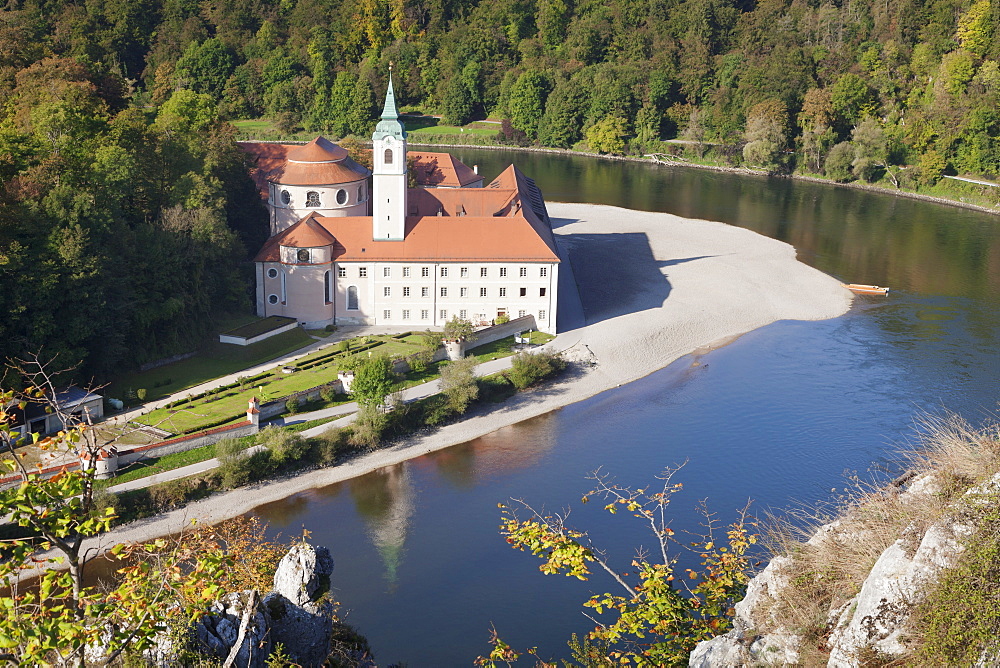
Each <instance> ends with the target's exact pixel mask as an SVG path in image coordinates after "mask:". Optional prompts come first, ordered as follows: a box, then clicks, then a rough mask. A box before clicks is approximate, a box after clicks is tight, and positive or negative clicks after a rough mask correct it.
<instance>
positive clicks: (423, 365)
mask: <svg viewBox="0 0 1000 668" xmlns="http://www.w3.org/2000/svg"><path fill="white" fill-rule="evenodd" d="M433 359H434V353H432V352H428V351H426V350H422V351H420V352H419V353H414V354H412V355H410V356H409V357H408V358H406V361H407V363H408V364H409V365H410V371H413V372H415V373H423V372H424V371H427V367H429V366H430V365H431V361H432V360H433Z"/></svg>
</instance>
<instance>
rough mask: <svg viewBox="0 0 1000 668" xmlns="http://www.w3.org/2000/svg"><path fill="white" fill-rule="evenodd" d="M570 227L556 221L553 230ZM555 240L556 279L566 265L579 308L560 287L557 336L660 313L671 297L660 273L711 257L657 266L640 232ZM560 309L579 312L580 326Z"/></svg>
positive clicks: (565, 235)
mask: <svg viewBox="0 0 1000 668" xmlns="http://www.w3.org/2000/svg"><path fill="white" fill-rule="evenodd" d="M571 222H574V221H572V220H567V219H560V220H557V221H556V220H554V221H553V227H561V226H562V225H565V224H568V223H571ZM557 238H558V243H559V247H560V251H561V253H560V256H561V257H562V260H563V266H562V267H560V276H563V275H565V274H567V273H570V272H566V266H565V265H566V260H567V259H568V260H569V264H570V265H571V273H572V275H573V277H574V278H575V280H576V287H577V288H578V290H579V295H580V298H579V302H578V304H577V305H574V301H575V300H574V299H572V297H571V296H570V297H568V298H567V295H566V287H567V286H564V285H563V284H562V281H560V294H559V318H560V321H559V322H560V331H566V330H568V329H575V328H576V327H578V326H582V325H583V324H587V325H592V324H594V323H596V322H601V321H602V320H607V319H609V318H616V317H618V316H621V315H626V314H628V313H636V312H638V311H645V310H648V309H654V308H660V307H661V306H663V303H664V301H666V299H667V297H669V296H670V289H671V286H670V280H669V279H668V276H667V274H666V273H665V272H664V270H665V269H666V268H668V267H672V266H675V265H678V264H683V263H685V262H693V261H695V260H702V259H705V258H707V257H711V256H707V255H701V256H696V257H685V258H674V259H670V260H657V259H656V258H655V257H654V256H653V249H652V248H651V247H650V244H649V237H648V236H647V235H646V234H645V233H643V232H617V233H609V234H562V235H559V236H558V237H557ZM564 308H565V309H566V310H567V311H572V310H573V309H574V308H576V309H582V320H583V322H576V321H577V320H579V318H573V317H572V316H573V314H572V313H567V314H566V315H565V316H564V313H563V310H564ZM564 321H565V322H566V323H567V324H568V325H569V326H568V327H566V328H565V329H564V328H563V327H562V325H563V322H564Z"/></svg>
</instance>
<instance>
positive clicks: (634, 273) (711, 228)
mask: <svg viewBox="0 0 1000 668" xmlns="http://www.w3.org/2000/svg"><path fill="white" fill-rule="evenodd" d="M548 210H549V215H550V217H551V218H552V224H553V230H554V231H555V233H556V237H557V240H558V244H559V246H560V255H561V257H562V258H563V264H562V265H561V267H560V278H561V280H564V279H565V280H569V281H571V284H573V283H575V286H576V287H577V289H578V293H579V300H578V301H577V300H576V299H574V298H573V295H571V294H569V293H568V292H566V291H564V290H563V288H562V287H560V293H559V294H560V317H561V318H562V319H561V320H560V322H563V321H566V322H568V323H570V325H571V327H572V328H571V329H569V330H568V331H565V332H563V333H561V334H560V335H559V336H558V337H557V338H556V339H555V340H554V341H552V342H551V343H550V344H548V345H549V346H550V347H551V348H554V349H556V350H560V351H564V353H565V354H566V356H567V357H568V358H569V359H571V360H574V361H577V362H579V363H578V364H576V365H574V370H573V372H572V373H570V374H569V376H568V377H567V378H566V379H565V380H563V381H557V382H556V383H555V384H554V385H553V386H552V387H549V388H546V389H545V390H544V391H539V392H526V393H522V394H519V395H516V396H515V397H513V398H511V399H510V400H509V401H507V402H504V403H503V404H501V405H500V406H499V407H487V408H480V409H478V410H476V411H473V412H472V413H471V414H470V415H469V416H468V417H466V418H465V419H463V420H462V421H461V422H458V423H455V424H451V425H448V426H445V427H442V428H440V429H438V430H436V431H434V432H432V433H429V434H426V435H418V436H414V437H413V438H410V439H407V440H406V441H405V442H403V443H399V444H396V445H393V446H391V447H387V448H384V449H381V450H377V451H375V452H372V453H369V454H367V455H363V456H359V457H356V458H354V459H352V460H350V461H348V462H345V463H343V464H340V465H338V466H335V467H330V468H324V469H318V470H313V471H307V472H305V473H302V474H299V475H295V476H291V477H288V478H283V479H279V480H274V481H268V482H264V483H260V484H257V485H252V486H249V487H243V488H240V489H236V490H233V491H230V492H226V493H221V494H216V495H214V496H212V497H210V498H208V499H205V500H202V501H198V502H195V503H191V504H189V505H188V506H186V507H185V508H183V509H180V510H176V511H173V512H170V513H165V514H162V515H158V516H156V517H151V518H148V519H145V520H139V521H136V522H133V523H131V524H129V525H125V526H123V527H119V528H118V529H116V530H114V531H112V532H110V533H108V534H105V535H103V536H100V537H95V538H93V539H90V540H89V541H88V545H87V546H88V547H92V548H96V549H97V550H99V551H103V550H105V549H109V548H110V547H111V546H112V545H113V544H115V543H119V542H126V541H142V540H149V539H151V538H154V537H158V536H162V535H167V534H172V533H176V532H178V531H181V530H182V529H183V528H184V527H185V526H187V525H189V524H190V523H191V522H192V521H193V520H197V521H198V522H200V523H216V522H220V521H222V520H225V519H228V518H231V517H236V516H238V515H242V514H244V513H247V512H249V511H250V510H252V509H253V508H254V507H256V506H258V505H261V504H263V503H268V502H270V501H276V500H279V499H283V498H286V497H288V496H291V495H293V494H296V493H298V492H302V491H305V490H308V489H311V488H315V487H322V486H325V485H330V484H333V483H336V482H340V481H343V480H347V479H350V478H353V477H356V476H359V475H364V474H366V473H369V472H371V471H374V470H376V469H379V468H381V467H384V466H390V465H393V464H397V463H400V462H402V461H405V460H408V459H412V458H414V457H419V456H421V455H424V454H427V453H429V452H433V451H435V450H440V449H443V448H447V447H449V446H452V445H456V444H459V443H464V442H466V441H469V440H471V439H474V438H477V437H479V436H483V435H485V434H488V433H491V432H493V431H496V430H498V429H500V428H502V427H505V426H508V425H511V424H515V423H517V422H521V421H523V420H527V419H529V418H532V417H535V416H538V415H541V414H543V413H547V412H549V411H552V410H555V409H557V408H560V407H562V406H566V405H568V404H571V403H574V402H577V401H581V400H583V399H586V398H588V397H591V396H594V395H595V394H598V393H600V392H603V391H606V390H609V389H612V388H615V387H618V386H620V385H623V384H625V383H629V382H631V381H634V380H637V379H639V378H642V377H644V376H646V375H648V374H650V373H653V372H654V371H657V370H659V369H662V368H664V367H666V366H667V365H669V364H670V363H671V362H674V361H675V360H677V359H678V358H680V357H682V356H684V355H686V354H689V353H692V352H696V351H704V350H710V349H712V348H715V347H718V346H720V345H724V344H725V343H727V342H729V341H732V340H734V339H735V338H737V337H739V336H740V335H742V334H745V333H747V332H750V331H752V330H754V329H757V328H759V327H763V326H765V325H768V324H771V323H773V322H776V321H778V320H823V319H827V318H834V317H837V316H839V315H842V314H843V313H845V312H846V311H847V309H848V308H849V307H850V304H851V300H852V295H851V293H850V292H848V291H847V290H846V289H844V288H843V287H841V284H840V282H839V281H838V280H836V279H835V278H833V277H831V276H828V275H826V274H824V273H822V272H820V271H818V270H816V269H813V268H811V267H809V266H807V265H805V264H803V263H801V262H799V261H798V260H797V259H796V253H795V249H794V248H793V247H792V246H790V245H789V244H786V243H784V242H781V241H776V240H774V239H770V238H768V237H765V236H762V235H759V234H757V233H755V232H752V231H749V230H745V229H742V228H739V227H734V226H731V225H726V224H724V223H718V222H712V221H705V220H692V219H687V218H680V217H678V216H674V215H670V214H666V213H653V212H643V211H633V210H628V209H622V208H618V207H610V206H603V205H593V204H565V203H555V202H553V203H549V204H548Z"/></svg>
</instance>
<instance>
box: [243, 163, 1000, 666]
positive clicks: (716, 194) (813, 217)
mask: <svg viewBox="0 0 1000 668" xmlns="http://www.w3.org/2000/svg"><path fill="white" fill-rule="evenodd" d="M455 153H456V155H457V156H458V157H459V158H461V159H462V160H463V161H464V162H465V163H466V164H469V165H472V164H478V165H479V168H480V172H481V173H483V174H484V175H486V176H487V177H490V176H491V175H494V174H496V173H499V172H500V171H501V169H503V168H504V167H506V165H507V164H509V163H510V162H516V163H517V165H518V166H519V167H520V168H521V169H522V171H524V172H525V173H526V174H528V175H530V176H532V177H533V178H534V179H535V180H536V182H537V183H538V185H539V186H540V187H541V189H542V191H543V192H544V193H545V196H546V198H547V199H549V200H552V201H576V202H592V203H600V204H611V205H616V206H622V207H628V208H633V209H646V210H653V211H666V212H669V213H674V214H677V215H680V216H685V217H690V218H705V219H709V220H719V221H723V222H726V223H729V224H732V225H739V226H741V227H746V228H749V229H752V230H754V231H756V232H759V233H761V234H765V235H767V236H770V237H774V238H777V239H781V240H783V241H787V242H788V243H790V244H792V245H793V246H795V248H796V249H797V250H798V253H799V258H800V259H802V260H803V261H804V262H806V263H808V264H811V265H812V266H814V267H817V268H818V269H821V270H822V271H825V272H827V273H829V274H832V275H834V276H836V277H838V278H841V279H842V280H844V281H846V282H857V283H876V284H880V285H889V286H891V287H892V288H893V291H892V292H891V293H890V295H889V297H888V298H872V297H860V298H858V300H857V302H856V304H855V306H854V307H853V308H852V309H851V311H850V312H849V313H848V314H847V315H845V316H843V317H841V318H837V319H835V320H829V321H823V322H779V323H776V324H774V325H771V326H769V327H766V328H763V329H760V330H757V331H755V332H752V333H751V334H748V335H746V336H744V337H742V338H741V339H739V340H738V341H736V342H735V343H733V344H731V345H729V346H727V347H725V348H722V349H720V350H717V351H714V352H712V353H710V354H708V355H704V356H701V357H693V356H689V357H687V358H683V359H681V360H679V361H678V362H676V363H675V364H673V365H672V366H671V367H669V368H667V369H664V370H662V371H659V372H656V373H654V374H652V375H650V376H648V377H646V378H644V379H642V380H640V381H638V382H635V383H632V384H630V385H627V386H625V387H622V388H619V389H616V390H613V391H610V392H606V393H604V394H601V395H598V396H596V397H593V398H591V399H589V400H587V401H583V402H580V403H578V404H574V405H571V406H569V407H566V408H563V409H561V410H558V411H555V412H553V413H550V414H548V415H545V416H542V417H539V418H536V419H534V420H529V421H527V422H524V423H521V424H518V425H515V426H513V427H509V428H506V429H502V430H500V431H498V432H496V433H494V434H491V435H489V436H487V437H484V438H480V439H477V440H475V441H472V442H470V443H466V444H463V445H460V446H456V447H453V448H450V449H448V450H444V451H441V452H439V453H436V454H433V455H429V456H425V457H422V458H420V459H416V460H413V461H410V462H407V463H405V464H402V465H399V466H396V467H392V468H389V469H384V470H381V471H377V472H375V473H373V474H371V475H368V476H365V477H363V478H359V479H356V480H352V481H348V482H345V483H340V484H337V485H332V486H330V487H327V488H323V489H316V490H311V491H309V492H306V493H302V494H298V495H295V496H293V497H290V498H288V499H285V500H283V501H281V502H277V503H273V504H269V505H267V506H263V507H260V508H258V509H257V510H256V514H258V515H260V516H261V517H263V518H264V519H266V520H267V521H268V522H270V524H271V530H272V531H273V532H282V533H284V534H286V535H288V534H296V533H298V532H299V531H300V530H301V528H302V527H305V528H306V529H308V530H309V531H310V532H311V533H312V540H314V541H315V542H317V543H319V544H323V545H327V546H329V547H330V549H331V551H332V552H333V555H334V559H335V561H336V564H337V566H336V572H335V575H334V585H335V587H336V588H337V590H336V594H337V598H338V600H339V601H340V602H341V603H342V605H343V607H344V608H345V609H347V610H349V611H350V612H349V614H348V619H347V621H348V622H350V623H352V624H354V625H355V626H356V627H357V628H358V630H359V631H361V632H362V633H364V634H366V635H367V636H368V638H369V640H370V642H371V644H372V647H373V649H374V651H375V653H376V659H377V660H378V662H379V664H380V665H387V664H389V663H392V662H400V663H405V664H406V665H407V666H409V667H410V668H417V667H422V666H451V665H469V664H470V663H471V662H472V660H473V659H474V658H475V657H476V656H477V655H478V654H483V653H486V652H487V651H488V646H487V643H486V640H487V638H488V635H489V629H490V626H491V624H492V625H495V626H496V628H497V630H498V632H499V633H500V635H501V637H503V638H504V639H505V640H506V641H507V642H509V643H510V644H512V645H513V646H514V647H529V646H538V647H539V654H540V656H542V657H543V658H547V657H553V656H566V655H567V653H568V652H567V649H566V646H565V640H566V639H568V638H569V636H570V634H571V633H573V632H582V631H586V630H588V628H589V626H588V625H589V624H590V622H589V621H588V620H586V619H585V618H584V617H583V616H582V615H581V610H582V608H581V607H580V603H581V602H582V601H583V600H585V599H586V597H587V595H588V594H589V593H590V592H591V591H592V590H594V591H596V590H598V589H599V590H601V591H609V590H610V586H611V585H610V584H609V583H608V582H606V581H604V580H603V579H602V578H601V577H600V576H597V577H595V579H594V580H593V581H591V582H586V583H582V582H579V581H577V580H575V579H572V580H570V579H568V578H563V577H551V576H549V577H546V576H543V575H541V574H540V573H539V572H538V562H537V560H535V559H534V558H532V557H530V556H527V555H524V554H521V553H517V552H514V551H512V550H511V549H510V548H509V547H508V546H507V545H506V543H505V542H504V541H503V540H502V539H501V538H500V537H499V535H498V533H497V524H498V522H497V520H498V514H497V513H498V511H497V505H496V504H497V502H499V501H504V500H506V499H507V498H509V497H520V498H523V499H525V500H526V501H529V502H531V503H532V504H533V505H535V506H536V507H537V506H542V505H544V506H546V507H547V508H548V509H550V510H559V509H560V508H563V507H565V506H571V507H572V508H573V519H574V521H575V524H577V525H578V526H582V527H586V528H587V529H589V530H590V532H591V534H592V535H594V536H595V537H596V538H597V540H598V541H599V542H601V543H603V544H605V545H607V546H608V547H609V548H610V551H611V553H612V554H613V555H619V556H620V557H621V559H622V560H623V568H624V567H625V565H627V564H628V561H627V560H628V558H629V557H630V555H631V550H632V548H633V547H634V546H636V545H639V544H641V543H642V542H643V541H645V542H646V544H647V545H649V540H648V538H647V537H645V536H644V535H643V533H642V530H641V527H639V526H637V525H632V524H630V523H629V522H628V519H627V518H626V517H622V516H617V517H610V516H607V515H606V514H602V513H601V512H600V511H599V509H596V508H594V505H595V504H591V505H589V506H581V505H580V504H579V497H580V496H581V494H582V493H583V492H585V491H587V489H588V487H587V486H586V484H587V481H586V480H585V479H584V476H585V475H586V474H587V473H588V472H590V471H593V470H594V469H596V468H598V467H601V466H603V467H604V470H605V471H607V472H609V473H612V474H613V475H615V476H616V477H617V478H618V480H619V481H621V482H623V483H629V484H635V485H640V484H644V483H646V482H647V481H649V480H650V477H651V476H652V475H653V474H654V473H656V472H657V471H659V470H662V469H663V468H664V467H667V466H670V465H673V464H676V463H681V462H684V461H687V462H688V463H687V465H686V467H685V468H684V470H683V472H682V473H681V474H679V477H678V478H677V479H678V480H680V481H682V482H684V484H685V488H686V493H684V494H681V495H678V496H676V497H674V498H675V501H674V510H675V514H676V520H675V527H677V528H689V529H695V528H697V525H698V521H699V518H698V515H697V513H696V512H695V508H696V506H697V504H698V502H699V501H700V500H702V499H707V500H708V503H709V505H710V507H711V509H712V510H713V511H716V512H718V513H719V517H720V519H722V520H724V521H725V520H727V519H730V518H732V517H733V516H734V513H735V511H736V509H738V508H739V507H742V506H743V505H744V504H745V503H746V502H747V500H748V499H752V500H753V501H754V507H755V508H756V510H757V511H758V512H760V511H761V510H763V509H768V508H773V509H776V510H780V509H785V508H789V507H791V506H793V505H795V504H797V503H805V504H815V503H817V502H822V501H826V500H829V499H831V498H834V497H835V496H836V495H837V494H838V493H841V492H842V490H843V488H844V487H845V486H846V484H847V478H849V477H851V476H854V475H857V476H860V477H863V478H864V477H869V476H876V477H877V476H878V475H879V474H880V473H881V472H883V471H884V470H885V469H886V468H887V467H890V466H891V464H892V461H893V458H894V453H895V452H896V451H897V450H898V449H899V448H900V447H901V446H905V444H906V442H907V440H908V439H911V438H912V436H913V434H914V432H915V428H914V420H915V418H917V417H918V416H919V415H921V414H922V413H926V412H930V413H940V412H941V411H943V410H945V409H947V410H951V411H955V412H957V413H960V414H961V415H963V416H965V417H966V418H968V419H970V420H971V421H973V422H977V421H980V420H982V419H984V418H985V417H987V416H989V415H991V414H992V413H993V411H994V409H995V407H996V401H997V387H996V382H997V378H1000V364H998V354H997V351H998V349H1000V347H998V337H1000V310H998V308H997V306H998V303H997V302H998V297H997V296H998V294H1000V289H998V288H1000V220H998V219H997V218H995V217H993V216H990V215H987V214H983V213H978V212H973V211H966V210H963V209H957V208H951V207H946V206H940V205H935V204H930V203H926V202H920V201H915V200H908V199H904V198H896V197H893V196H891V195H879V194H874V193H869V192H864V191H856V190H851V189H846V188H837V187H833V186H828V185H823V184H814V183H802V182H794V181H790V180H785V179H769V178H766V177H755V176H746V175H734V174H725V173H716V172H709V171H702V170H697V169H674V168H663V167H660V168H657V167H654V166H651V165H644V164H638V163H622V162H608V161H599V160H593V159H587V158H580V157H572V156H562V155H549V154H535V153H503V152H494V151H483V150H465V149H463V150H456V151H455Z"/></svg>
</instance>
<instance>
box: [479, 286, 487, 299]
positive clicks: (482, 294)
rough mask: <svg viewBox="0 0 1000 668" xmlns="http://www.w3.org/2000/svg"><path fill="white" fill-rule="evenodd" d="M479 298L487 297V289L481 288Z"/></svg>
mask: <svg viewBox="0 0 1000 668" xmlns="http://www.w3.org/2000/svg"><path fill="white" fill-rule="evenodd" d="M479 296H480V297H485V296H486V288H479Z"/></svg>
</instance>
